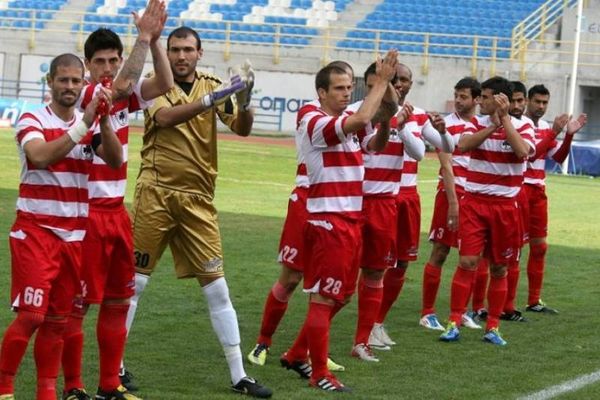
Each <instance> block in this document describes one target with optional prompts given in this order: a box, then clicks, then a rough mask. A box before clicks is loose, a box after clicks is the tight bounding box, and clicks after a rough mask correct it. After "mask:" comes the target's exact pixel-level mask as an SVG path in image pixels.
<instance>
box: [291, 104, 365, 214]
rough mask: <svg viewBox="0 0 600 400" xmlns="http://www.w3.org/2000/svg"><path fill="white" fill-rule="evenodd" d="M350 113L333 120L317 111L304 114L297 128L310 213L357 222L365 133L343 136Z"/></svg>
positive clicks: (360, 202) (361, 197) (361, 194)
mask: <svg viewBox="0 0 600 400" xmlns="http://www.w3.org/2000/svg"><path fill="white" fill-rule="evenodd" d="M351 114H352V111H348V110H346V111H344V113H343V114H342V115H341V116H339V117H333V116H330V115H328V114H327V113H325V111H323V110H322V109H320V108H316V109H313V110H311V111H309V112H307V113H305V114H304V115H303V117H302V119H301V120H300V124H299V127H298V131H299V135H300V136H301V137H302V154H303V155H304V159H305V161H306V168H307V172H308V180H309V188H308V199H307V203H306V208H307V210H308V212H310V213H330V212H331V213H341V214H343V215H346V216H347V217H350V218H354V219H358V218H360V216H361V211H362V199H363V193H362V182H363V178H364V166H363V158H362V152H361V145H360V143H361V141H362V140H363V139H364V137H365V136H366V133H365V131H364V130H363V131H361V132H356V133H350V134H345V133H344V131H343V129H342V128H343V126H344V124H345V123H346V120H347V119H348V117H349V115H351Z"/></svg>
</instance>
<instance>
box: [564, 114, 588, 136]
mask: <svg viewBox="0 0 600 400" xmlns="http://www.w3.org/2000/svg"><path fill="white" fill-rule="evenodd" d="M585 124H587V114H580V115H579V117H577V119H571V118H569V122H568V123H567V135H574V134H576V133H577V132H579V130H580V129H581V128H583V127H584V126H585Z"/></svg>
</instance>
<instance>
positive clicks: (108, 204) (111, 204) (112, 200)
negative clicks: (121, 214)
mask: <svg viewBox="0 0 600 400" xmlns="http://www.w3.org/2000/svg"><path fill="white" fill-rule="evenodd" d="M122 204H123V197H94V198H92V199H90V208H102V209H107V208H117V207H121V206H122Z"/></svg>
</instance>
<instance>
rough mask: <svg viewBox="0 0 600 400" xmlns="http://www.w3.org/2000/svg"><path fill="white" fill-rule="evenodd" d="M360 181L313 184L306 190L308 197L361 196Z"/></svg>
mask: <svg viewBox="0 0 600 400" xmlns="http://www.w3.org/2000/svg"><path fill="white" fill-rule="evenodd" d="M362 195H363V189H362V181H354V182H326V183H315V184H312V185H310V186H309V188H308V197H309V198H311V199H314V198H318V197H349V196H362Z"/></svg>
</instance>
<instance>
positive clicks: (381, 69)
mask: <svg viewBox="0 0 600 400" xmlns="http://www.w3.org/2000/svg"><path fill="white" fill-rule="evenodd" d="M397 64H398V51H397V50H390V51H388V52H387V54H386V55H385V57H384V58H383V60H382V59H381V58H379V59H378V60H377V72H376V73H375V77H376V79H375V83H374V85H373V88H372V89H371V91H370V92H369V95H368V96H367V97H365V100H364V101H363V103H362V105H361V106H360V108H359V109H358V111H357V112H356V113H355V114H352V115H351V116H350V117H348V119H347V120H346V124H345V125H344V127H343V130H344V133H352V132H356V131H357V130H359V129H362V128H364V127H365V126H366V125H367V124H368V123H369V122H371V120H372V119H373V117H374V116H375V113H376V112H377V109H378V108H379V105H380V104H381V99H382V98H383V96H384V94H385V92H386V90H387V88H388V83H389V82H390V81H391V80H392V79H393V78H394V75H395V74H396V65H397Z"/></svg>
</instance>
